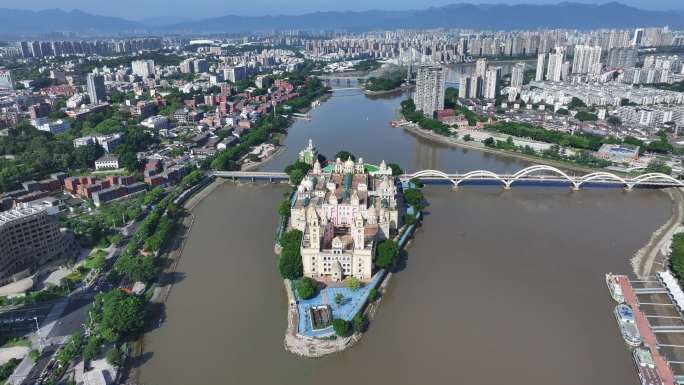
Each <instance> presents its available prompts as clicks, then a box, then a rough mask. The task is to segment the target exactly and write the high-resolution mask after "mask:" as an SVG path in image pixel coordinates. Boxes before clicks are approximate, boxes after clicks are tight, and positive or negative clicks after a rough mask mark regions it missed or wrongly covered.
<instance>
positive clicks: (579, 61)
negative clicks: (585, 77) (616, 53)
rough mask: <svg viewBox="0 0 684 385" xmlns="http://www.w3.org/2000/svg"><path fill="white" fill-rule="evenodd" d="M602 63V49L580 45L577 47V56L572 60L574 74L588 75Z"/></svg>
mask: <svg viewBox="0 0 684 385" xmlns="http://www.w3.org/2000/svg"><path fill="white" fill-rule="evenodd" d="M600 61H601V47H600V46H589V45H578V46H575V56H574V57H573V59H572V73H573V74H588V73H591V72H592V71H593V70H595V68H596V64H597V63H599V62H600Z"/></svg>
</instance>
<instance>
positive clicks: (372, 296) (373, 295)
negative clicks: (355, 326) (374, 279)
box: [368, 288, 379, 302]
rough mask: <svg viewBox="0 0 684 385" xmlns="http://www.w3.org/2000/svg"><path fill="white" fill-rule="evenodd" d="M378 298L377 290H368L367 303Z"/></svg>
mask: <svg viewBox="0 0 684 385" xmlns="http://www.w3.org/2000/svg"><path fill="white" fill-rule="evenodd" d="M378 296H379V294H378V289H376V288H372V289H370V291H369V292H368V301H369V302H373V301H375V300H376V299H378Z"/></svg>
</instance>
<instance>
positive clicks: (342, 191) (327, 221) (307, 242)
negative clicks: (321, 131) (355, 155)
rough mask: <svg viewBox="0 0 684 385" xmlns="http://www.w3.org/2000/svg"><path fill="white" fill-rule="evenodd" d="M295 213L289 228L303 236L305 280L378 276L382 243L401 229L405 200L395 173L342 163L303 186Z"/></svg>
mask: <svg viewBox="0 0 684 385" xmlns="http://www.w3.org/2000/svg"><path fill="white" fill-rule="evenodd" d="M296 194H297V196H296V200H295V202H294V204H293V206H292V208H291V215H290V226H291V227H293V228H295V229H298V230H301V231H302V232H303V234H304V236H303V238H302V244H301V254H302V264H303V266H304V275H305V276H307V277H311V278H313V279H317V280H321V281H341V280H343V279H345V278H346V277H350V276H351V277H355V278H358V279H359V280H362V281H368V280H370V279H371V277H372V275H373V256H374V255H375V248H376V246H377V243H378V242H379V241H381V240H383V239H386V238H390V237H391V236H392V235H393V234H395V233H396V231H397V228H398V227H399V226H400V220H401V215H400V211H399V210H400V207H401V206H402V205H403V203H401V198H400V196H399V194H398V190H397V186H396V181H395V178H394V177H393V176H392V169H391V168H389V167H388V166H387V165H386V164H385V162H384V161H383V162H382V163H381V164H380V166H373V165H367V164H364V163H363V159H361V158H359V160H358V162H354V161H353V160H352V159H347V160H346V161H345V162H343V161H342V160H341V159H339V158H338V159H337V160H336V162H335V163H334V164H331V165H328V166H327V167H326V168H325V169H321V165H320V163H319V162H318V160H316V161H315V162H314V164H313V170H312V171H311V172H309V173H308V174H307V175H306V177H305V178H304V179H303V180H302V182H301V183H300V185H299V187H298V189H297V192H296Z"/></svg>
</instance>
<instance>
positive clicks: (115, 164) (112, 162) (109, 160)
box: [95, 155, 119, 170]
mask: <svg viewBox="0 0 684 385" xmlns="http://www.w3.org/2000/svg"><path fill="white" fill-rule="evenodd" d="M117 168H119V157H118V156H116V155H105V156H103V157H101V158H100V159H98V160H96V161H95V170H103V169H117Z"/></svg>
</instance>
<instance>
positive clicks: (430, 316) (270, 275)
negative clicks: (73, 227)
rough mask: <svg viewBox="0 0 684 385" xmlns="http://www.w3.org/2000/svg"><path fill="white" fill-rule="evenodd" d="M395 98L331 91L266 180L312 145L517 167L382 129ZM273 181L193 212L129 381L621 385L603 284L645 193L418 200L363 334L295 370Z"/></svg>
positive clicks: (640, 226)
mask: <svg viewBox="0 0 684 385" xmlns="http://www.w3.org/2000/svg"><path fill="white" fill-rule="evenodd" d="M401 100H402V96H401V95H394V96H390V97H384V98H380V99H375V100H371V99H369V98H367V97H365V96H363V95H361V94H359V93H358V92H356V93H355V92H354V91H343V92H338V93H336V94H335V96H333V97H332V98H331V99H330V100H329V101H327V102H325V103H324V104H323V105H322V106H321V107H319V108H317V109H316V110H314V111H313V113H312V117H313V119H312V121H311V122H304V121H302V122H298V123H296V124H295V125H294V126H293V127H292V128H291V130H290V134H289V135H288V137H287V139H286V143H285V144H286V145H287V149H286V151H285V152H283V153H282V154H281V155H280V156H279V157H278V158H276V159H274V160H273V161H272V162H271V163H269V164H267V165H265V166H264V167H263V169H267V170H281V169H282V168H283V166H284V165H285V164H288V163H290V162H291V161H292V160H294V159H295V157H296V153H297V152H298V151H299V149H300V148H301V147H303V146H304V145H305V144H306V140H307V139H308V138H310V137H311V138H312V139H313V140H314V143H315V144H316V145H317V146H318V147H319V149H320V150H321V151H322V152H323V153H324V154H326V155H328V156H329V157H330V156H332V155H333V154H334V153H335V152H336V151H338V150H340V149H345V150H349V151H352V152H354V153H355V154H357V155H361V156H363V157H364V159H366V160H367V161H371V162H379V161H380V160H381V159H385V160H387V161H388V162H396V163H399V164H400V165H401V166H402V167H404V168H405V169H406V170H410V171H412V170H418V169H423V168H437V169H441V170H444V171H457V170H458V171H469V170H474V169H489V170H492V171H498V172H503V171H515V170H518V169H520V168H523V167H525V166H527V165H528V164H527V163H525V162H522V161H519V160H514V159H510V158H506V157H502V156H496V155H490V154H483V153H480V152H477V151H472V150H471V151H466V150H462V149H453V148H447V147H444V146H440V145H436V144H432V143H430V142H427V141H424V140H422V139H418V138H416V137H414V136H413V135H410V134H408V133H406V132H404V131H402V130H401V129H397V128H391V127H389V126H388V124H387V122H388V120H390V119H392V118H393V116H394V111H395V110H396V108H397V106H398V104H399V102H400V101H401ZM286 191H287V189H286V187H285V186H277V185H267V184H264V185H259V184H257V185H236V184H234V183H232V182H227V183H225V184H223V185H222V186H220V187H219V188H218V189H216V190H215V191H214V192H213V193H212V194H211V195H209V196H208V197H207V198H205V199H204V200H203V201H202V202H201V203H200V204H199V205H198V206H197V207H196V208H195V210H194V215H195V217H196V220H195V224H194V226H193V228H192V233H191V236H190V238H189V240H188V242H187V244H186V246H185V249H184V253H183V256H182V260H181V262H180V264H179V267H178V272H179V274H178V276H179V277H180V278H179V282H178V283H177V284H176V285H175V286H174V288H173V291H172V292H171V296H170V297H169V299H168V301H167V303H166V309H165V312H166V319H165V321H164V323H163V324H162V325H161V326H160V327H159V328H157V329H155V330H153V331H152V332H150V333H149V334H148V335H147V336H146V337H145V351H146V353H145V356H144V360H143V361H144V364H143V366H142V371H141V378H140V380H141V381H140V382H141V383H142V384H145V385H188V384H197V385H204V384H207V385H209V384H212V385H213V384H239V385H244V384H297V385H308V384H329V385H337V384H340V385H342V384H345V385H346V384H349V383H357V384H371V383H375V384H397V385H400V384H407V385H414V384H469V385H493V384H507V385H548V384H558V385H565V384H567V385H594V384H596V385H598V384H601V385H605V384H614V385H637V384H638V383H639V381H638V378H637V374H636V372H635V370H634V366H633V364H632V361H631V357H630V355H629V352H628V350H627V348H626V346H625V344H624V343H623V341H622V339H621V338H620V335H619V331H618V329H617V325H616V323H615V320H614V318H613V315H612V310H613V306H614V303H613V302H612V299H610V296H609V294H608V291H607V289H606V286H605V283H604V276H603V274H604V273H606V272H609V271H613V272H630V269H631V268H630V265H629V262H628V260H629V258H630V257H631V256H632V254H633V253H634V252H635V251H636V250H637V249H639V248H640V247H641V246H643V245H644V244H645V243H646V242H647V241H648V239H649V237H650V235H651V233H652V232H653V231H655V230H656V229H657V228H658V227H659V226H660V225H662V224H663V223H664V222H665V221H666V220H667V219H668V218H669V215H670V211H671V202H670V200H669V199H668V198H667V196H666V195H665V194H664V193H662V192H660V191H656V190H635V191H632V192H624V191H622V190H619V189H608V188H604V189H587V190H582V191H579V192H571V191H570V190H569V189H568V188H564V187H529V186H527V187H514V188H512V189H511V190H509V191H503V190H501V189H500V188H497V187H493V186H492V187H487V186H483V187H464V188H461V189H459V190H458V191H452V190H451V189H450V188H449V187H447V186H431V187H428V188H427V189H426V196H427V198H428V200H429V204H430V205H429V207H428V209H427V215H426V218H425V220H424V224H423V227H422V228H421V229H420V230H419V231H418V232H417V234H416V236H415V239H414V241H413V242H412V243H411V244H410V246H409V247H408V250H407V253H406V255H405V257H404V258H403V259H402V261H401V263H400V266H399V267H398V272H397V274H396V275H394V277H393V278H392V281H391V282H390V286H389V290H388V293H387V294H386V295H385V298H384V299H383V302H382V304H381V306H380V309H379V311H378V314H377V316H376V317H375V319H374V320H373V322H372V323H371V325H370V329H369V332H368V333H367V334H366V335H365V336H364V337H363V339H362V340H361V341H360V342H359V343H358V344H357V345H355V346H354V347H352V348H351V349H349V350H347V351H345V352H342V353H339V354H336V355H332V356H328V357H325V358H322V359H305V358H300V357H297V356H294V355H292V354H290V353H287V352H286V351H285V350H284V348H283V336H284V331H285V326H286V298H285V293H284V290H283V284H282V280H281V279H280V278H279V275H278V269H277V263H276V256H275V255H274V253H273V241H274V230H275V227H276V224H277V217H276V207H277V205H278V202H279V201H280V200H281V199H282V195H283V193H285V192H286Z"/></svg>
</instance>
